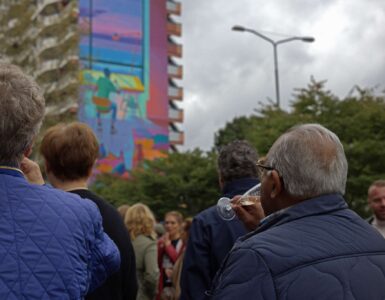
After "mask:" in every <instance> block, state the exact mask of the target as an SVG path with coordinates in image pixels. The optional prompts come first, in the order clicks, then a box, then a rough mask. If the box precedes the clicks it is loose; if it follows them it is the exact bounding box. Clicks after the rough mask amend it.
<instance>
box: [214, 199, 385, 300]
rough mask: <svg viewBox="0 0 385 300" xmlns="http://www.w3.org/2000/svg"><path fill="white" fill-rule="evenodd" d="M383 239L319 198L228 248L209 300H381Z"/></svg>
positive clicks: (336, 203) (341, 205) (343, 208)
mask: <svg viewBox="0 0 385 300" xmlns="http://www.w3.org/2000/svg"><path fill="white" fill-rule="evenodd" d="M384 282H385V239H383V238H382V236H381V235H380V234H379V233H378V232H377V231H376V230H375V229H373V228H372V226H370V225H369V224H368V223H367V222H366V221H364V220H363V219H361V218H360V217H359V216H358V215H356V214H355V213H354V212H353V211H351V210H350V209H348V207H347V204H346V202H345V201H344V199H343V198H342V196H340V195H337V194H332V195H324V196H320V197H317V198H313V199H309V200H306V201H304V202H301V203H299V204H297V205H294V206H292V207H289V208H288V209H286V210H284V211H282V212H281V213H280V214H277V215H275V216H272V217H270V218H267V220H266V222H262V224H261V226H260V227H259V228H258V229H257V230H256V231H255V232H253V233H251V234H249V235H247V236H245V237H242V238H241V239H240V240H239V241H237V243H236V244H235V245H234V248H233V249H232V250H231V252H230V254H229V256H227V258H226V260H225V262H224V264H223V265H222V266H221V269H220V270H219V272H218V274H217V275H216V277H215V280H214V283H213V289H212V291H211V293H212V295H213V297H212V299H221V300H223V299H225V300H226V299H231V300H233V299H242V300H246V299H287V300H294V299H295V300H298V299H333V300H334V299H355V300H361V299H362V300H364V299H365V300H367V299H370V300H376V299H385V284H384Z"/></svg>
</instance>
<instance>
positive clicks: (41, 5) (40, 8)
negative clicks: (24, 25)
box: [31, 0, 62, 20]
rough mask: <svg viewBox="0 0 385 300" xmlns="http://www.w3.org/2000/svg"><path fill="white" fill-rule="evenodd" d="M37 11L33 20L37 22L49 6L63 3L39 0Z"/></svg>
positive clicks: (52, 0)
mask: <svg viewBox="0 0 385 300" xmlns="http://www.w3.org/2000/svg"><path fill="white" fill-rule="evenodd" d="M36 2H37V3H36V5H37V9H36V11H35V13H34V14H33V15H32V18H31V19H32V20H35V19H36V17H37V16H38V15H40V13H41V12H42V11H43V10H44V8H46V7H47V6H48V5H51V4H55V3H59V4H60V3H61V2H62V0H37V1H36Z"/></svg>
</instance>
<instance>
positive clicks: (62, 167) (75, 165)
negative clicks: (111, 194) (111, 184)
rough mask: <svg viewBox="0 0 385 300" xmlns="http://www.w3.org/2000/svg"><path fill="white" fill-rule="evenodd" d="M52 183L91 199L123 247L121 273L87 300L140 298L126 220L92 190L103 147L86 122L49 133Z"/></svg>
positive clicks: (44, 146)
mask: <svg viewBox="0 0 385 300" xmlns="http://www.w3.org/2000/svg"><path fill="white" fill-rule="evenodd" d="M40 151H41V153H42V155H43V157H44V161H45V168H46V173H47V177H48V180H49V182H50V183H51V184H52V185H53V186H54V187H55V188H58V189H61V190H64V191H67V192H71V193H74V194H77V195H79V196H80V197H81V198H83V199H90V200H91V201H93V202H94V203H95V204H96V205H97V207H98V208H99V210H100V213H101V215H102V219H103V227H104V230H105V231H106V233H107V234H108V235H109V236H110V238H111V239H112V240H113V241H114V242H115V244H116V245H117V246H118V248H119V252H120V256H121V264H120V270H119V271H118V272H116V273H115V274H114V275H113V276H111V277H110V278H108V280H107V281H106V282H105V283H104V284H103V285H102V286H101V287H99V288H98V289H96V290H95V291H94V292H93V293H91V294H88V295H87V296H86V300H96V299H100V300H102V299H114V300H115V299H116V300H120V299H132V300H134V299H136V293H137V289H138V287H137V280H136V269H135V255H134V250H133V248H132V244H131V241H130V237H129V234H128V232H127V230H126V227H125V226H124V223H123V219H122V218H121V217H120V215H119V213H118V212H117V210H116V209H115V208H114V207H113V206H112V205H110V204H109V203H107V202H106V201H105V200H103V199H102V198H101V197H99V196H97V195H96V194H94V193H93V192H91V191H90V190H88V185H87V182H88V179H89V178H90V176H91V174H92V167H93V165H94V163H95V161H96V159H97V158H98V154H99V145H98V141H97V139H96V136H95V134H94V133H93V131H92V129H91V128H90V127H88V126H87V125H86V124H84V123H80V122H73V123H69V124H58V125H56V126H53V127H51V128H49V129H48V130H47V132H46V133H45V135H44V137H43V140H42V142H41V148H40Z"/></svg>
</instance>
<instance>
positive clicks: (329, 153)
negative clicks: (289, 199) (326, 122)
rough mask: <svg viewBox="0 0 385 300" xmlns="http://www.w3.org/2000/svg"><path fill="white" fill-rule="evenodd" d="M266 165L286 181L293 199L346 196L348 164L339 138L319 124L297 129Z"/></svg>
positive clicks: (279, 143)
mask: <svg viewBox="0 0 385 300" xmlns="http://www.w3.org/2000/svg"><path fill="white" fill-rule="evenodd" d="M266 165H270V166H272V167H273V168H274V169H276V170H277V171H278V173H279V174H280V176H281V177H282V179H283V183H284V187H285V190H286V191H287V192H288V193H289V194H290V195H292V196H296V197H304V198H311V197H316V196H319V195H323V194H329V193H340V194H342V195H343V194H345V187H346V178H347V173H348V163H347V161H346V157H345V152H344V148H343V146H342V144H341V142H340V140H339V138H338V137H337V135H336V134H334V133H333V132H331V131H330V130H328V129H326V128H325V127H323V126H321V125H319V124H304V125H299V126H294V127H292V128H291V129H289V130H288V131H287V132H286V133H284V134H283V135H282V136H280V137H279V138H278V140H277V141H276V142H275V143H274V145H273V146H272V147H271V149H270V150H269V153H268V155H267V161H266Z"/></svg>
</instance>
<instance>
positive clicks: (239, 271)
mask: <svg viewBox="0 0 385 300" xmlns="http://www.w3.org/2000/svg"><path fill="white" fill-rule="evenodd" d="M211 296H212V298H210V299H221V300H226V299H229V300H233V299H266V300H267V299H276V298H277V297H276V293H275V288H274V283H273V280H272V277H271V274H270V271H269V269H268V267H267V266H266V264H265V262H264V261H263V259H262V258H261V257H260V256H259V254H258V252H256V251H255V250H253V249H251V248H246V249H245V248H235V249H234V250H233V251H231V252H230V254H229V256H228V257H227V259H226V260H225V262H224V264H223V265H222V267H221V268H220V269H219V271H218V273H217V275H216V277H215V279H214V284H213V288H212V291H211Z"/></svg>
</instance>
